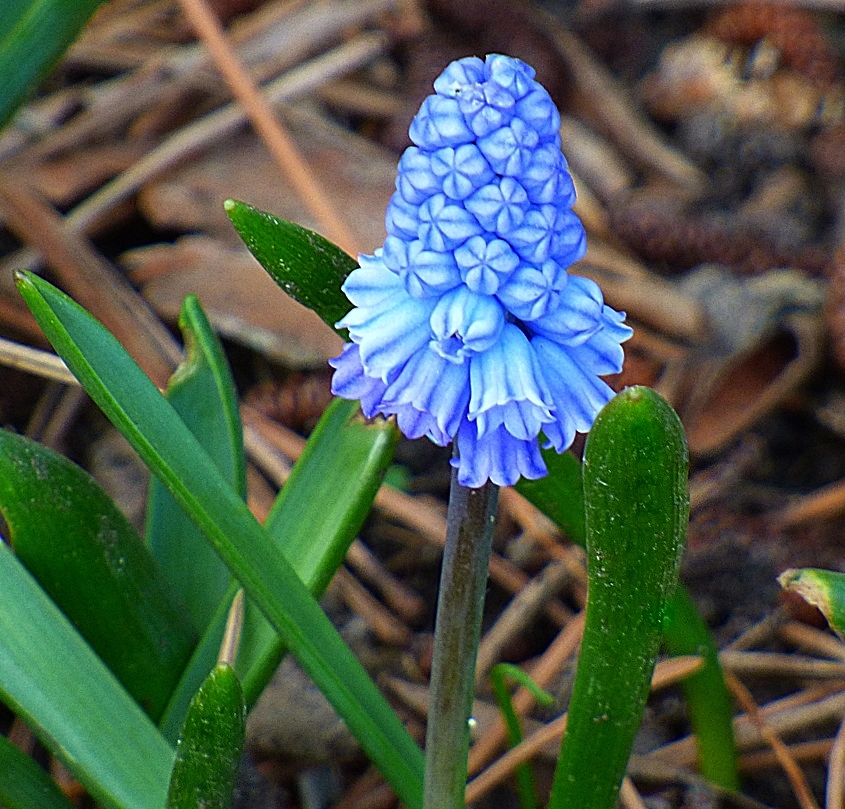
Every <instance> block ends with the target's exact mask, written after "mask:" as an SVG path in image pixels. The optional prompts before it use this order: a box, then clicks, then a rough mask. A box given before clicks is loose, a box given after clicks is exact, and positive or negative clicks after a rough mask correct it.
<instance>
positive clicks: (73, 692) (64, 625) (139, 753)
mask: <svg viewBox="0 0 845 809" xmlns="http://www.w3.org/2000/svg"><path fill="white" fill-rule="evenodd" d="M0 582H2V586H1V587H0V699H2V701H3V702H5V703H6V704H7V705H8V706H9V707H10V708H11V709H12V710H13V711H14V712H15V713H16V714H17V715H18V716H20V717H21V719H23V720H24V721H25V722H26V723H27V725H29V727H31V728H32V730H33V731H34V733H35V734H36V736H38V738H39V739H40V740H41V742H42V743H43V744H44V745H45V746H46V747H47V748H48V749H49V750H50V751H51V752H52V753H53V754H54V755H55V756H57V757H58V758H59V759H60V760H61V761H62V762H63V763H64V764H65V766H67V768H68V769H69V770H70V771H71V772H72V773H73V774H74V775H75V776H76V778H78V779H79V781H80V782H81V783H82V784H83V785H84V786H85V788H86V789H87V790H88V791H89V792H90V793H91V794H92V795H93V796H94V798H95V799H96V800H97V801H98V802H99V803H101V804H103V805H104V806H107V807H111V809H161V807H162V806H163V805H164V800H165V797H166V795H167V781H168V778H169V777H170V770H171V768H172V765H173V750H172V749H171V747H170V746H169V745H168V744H167V742H165V740H164V738H163V737H162V736H161V734H160V733H159V732H158V731H157V730H156V727H155V725H153V724H152V722H151V721H150V719H149V717H148V716H147V715H146V714H145V713H144V712H143V711H142V710H141V708H140V707H139V706H138V703H136V702H135V700H133V699H132V697H131V696H129V694H128V693H127V692H126V691H125V690H124V689H123V688H122V687H121V685H120V684H119V683H118V682H117V680H116V679H115V678H114V676H113V675H112V674H111V672H110V671H109V670H108V669H107V668H106V667H105V665H104V664H103V662H102V661H101V660H100V658H99V657H97V655H95V654H94V652H93V651H92V650H91V647H90V646H88V644H87V643H85V641H84V640H83V639H82V637H81V636H80V635H79V634H78V633H77V632H76V630H75V629H74V628H73V627H72V626H71V625H70V622H69V621H68V620H67V618H65V617H64V615H62V613H61V612H59V610H58V608H57V607H56V606H55V604H53V602H52V601H51V600H50V599H49V598H48V597H47V595H46V594H45V593H44V591H43V590H42V589H41V588H40V587H39V586H38V584H37V582H36V581H35V579H33V578H32V576H31V575H30V574H29V573H28V572H27V571H26V569H25V568H24V566H23V565H22V564H21V563H20V562H19V561H18V560H17V559H15V557H14V555H13V554H12V552H11V550H9V548H8V546H7V545H6V544H5V543H3V542H0ZM2 777H3V776H2V775H0V778H2Z"/></svg>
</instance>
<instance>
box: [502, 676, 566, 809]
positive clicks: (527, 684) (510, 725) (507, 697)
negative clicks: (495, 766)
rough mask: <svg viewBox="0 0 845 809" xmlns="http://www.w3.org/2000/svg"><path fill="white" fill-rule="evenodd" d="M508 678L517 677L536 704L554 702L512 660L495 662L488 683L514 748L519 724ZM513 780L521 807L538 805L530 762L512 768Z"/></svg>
mask: <svg viewBox="0 0 845 809" xmlns="http://www.w3.org/2000/svg"><path fill="white" fill-rule="evenodd" d="M506 677H510V678H511V679H513V680H516V681H517V683H519V684H520V685H521V686H523V687H524V688H527V689H528V690H529V692H530V693H531V695H532V696H533V697H534V699H535V700H536V701H537V703H538V704H539V705H544V706H546V707H549V706H551V705H554V701H555V699H554V697H553V696H552V695H551V694H549V693H547V692H546V691H543V689H542V688H540V686H539V685H537V683H535V682H534V681H533V680H532V679H531V678H530V677H529V676H528V674H526V672H524V671H523V670H522V669H521V668H519V667H518V666H514V665H513V664H512V663H498V664H497V665H495V666H493V668H492V669H490V685H491V687H492V688H493V696H494V697H495V698H496V704H497V705H498V706H499V711H500V712H501V714H502V718H503V719H504V722H505V728H506V729H507V733H508V744H510V746H511V747H516V746H517V745H518V744H520V743H521V742H522V725H521V724H520V720H519V715H518V714H517V712H516V711H515V710H514V707H513V700H512V699H511V694H510V691H509V690H508V686H507V683H506V682H505V678H506ZM514 779H515V781H516V791H517V797H518V799H519V805H520V807H521V809H535V807H536V806H537V788H536V787H535V785H534V770H533V769H532V768H531V764H530V763H529V762H527V761H523V762H522V763H521V764H518V765H517V767H516V770H514Z"/></svg>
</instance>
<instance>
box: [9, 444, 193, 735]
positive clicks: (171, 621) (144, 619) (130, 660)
mask: <svg viewBox="0 0 845 809" xmlns="http://www.w3.org/2000/svg"><path fill="white" fill-rule="evenodd" d="M0 513H2V514H3V516H4V518H5V520H6V524H7V525H8V527H9V534H10V536H9V539H10V541H11V544H12V547H13V548H14V550H15V554H16V555H17V557H18V558H19V559H20V560H21V562H23V564H24V565H25V566H26V567H27V569H28V570H29V571H30V573H32V575H33V576H35V578H36V579H37V580H38V582H39V583H40V584H41V586H42V587H43V588H44V589H45V590H46V592H47V593H48V595H49V596H50V597H51V598H52V599H53V601H54V602H55V603H56V604H57V606H58V607H59V609H61V610H62V611H63V612H64V613H65V615H67V617H68V618H69V619H70V620H71V622H72V623H73V624H74V625H75V626H76V627H77V629H78V630H79V631H80V632H81V633H82V635H83V636H84V637H85V639H86V640H87V641H88V642H89V643H90V644H91V646H92V647H93V648H94V650H95V651H96V652H97V654H99V655H100V657H101V658H102V659H103V661H104V662H105V663H106V665H107V666H109V668H111V670H112V671H113V672H114V674H115V676H116V677H117V678H118V680H120V682H121V683H122V684H123V686H124V688H126V689H127V691H129V693H130V694H132V696H133V697H135V699H136V700H138V702H139V703H140V704H141V705H142V706H143V707H144V709H145V710H147V712H148V713H149V714H150V716H152V717H153V718H157V717H158V716H160V715H161V712H162V711H163V710H164V707H165V706H166V705H167V702H168V700H169V698H170V693H171V691H172V690H173V688H174V687H175V686H176V683H177V682H179V678H180V676H181V674H182V669H183V668H184V666H185V664H186V663H187V661H188V659H189V658H190V656H191V652H192V651H193V648H194V645H195V643H196V641H197V635H196V632H195V631H194V628H193V626H192V624H191V622H190V619H189V618H188V616H187V615H186V614H185V612H184V610H182V609H181V608H180V607H179V605H178V603H177V601H176V598H175V597H174V596H173V595H172V592H171V590H170V588H169V586H168V584H167V582H166V581H165V580H164V577H163V575H162V572H161V570H159V568H158V566H157V565H156V563H155V560H154V559H153V558H152V556H150V553H149V551H148V550H147V549H146V547H144V543H143V540H142V539H141V537H139V536H138V534H137V533H136V531H135V529H134V528H133V527H132V525H131V524H130V523H129V521H128V520H127V519H126V517H124V516H123V514H122V513H121V512H120V511H119V510H118V509H117V507H116V506H115V505H114V503H113V502H112V501H111V499H110V498H109V497H108V495H107V494H106V493H105V492H104V491H103V490H102V489H101V488H100V487H99V486H98V485H97V483H96V482H95V481H94V480H93V479H92V478H91V477H90V476H89V475H88V474H87V473H86V472H84V471H83V470H82V469H80V468H79V467H78V466H76V465H75V464H73V463H71V462H70V461H68V460H67V459H66V458H64V457H62V456H61V455H59V454H58V453H55V452H53V451H52V450H49V449H47V448H46V447H43V446H41V445H40V444H37V443H36V442H35V441H30V440H29V439H27V438H24V437H22V436H19V435H15V434H14V433H10V432H8V431H5V430H3V431H0Z"/></svg>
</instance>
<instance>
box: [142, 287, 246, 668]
mask: <svg viewBox="0 0 845 809" xmlns="http://www.w3.org/2000/svg"><path fill="white" fill-rule="evenodd" d="M179 326H180V328H181V329H182V334H183V335H184V339H185V360H184V362H183V363H182V364H181V365H180V366H179V367H178V368H177V369H176V373H175V374H174V375H173V376H172V377H171V379H170V382H169V383H168V386H167V394H166V395H167V400H168V401H169V402H170V404H171V405H173V408H174V410H176V412H177V413H178V414H179V415H180V416H181V417H182V421H184V422H185V425H186V426H187V427H188V429H189V430H190V431H191V432H192V433H193V434H194V436H196V438H197V440H198V441H199V442H200V444H201V445H202V447H203V449H205V451H206V452H207V453H208V456H209V457H210V458H211V460H212V461H213V462H214V464H215V466H216V467H217V468H218V469H219V470H220V473H221V474H222V475H223V477H224V478H225V479H226V480H227V481H228V482H229V484H230V485H231V486H232V488H233V489H234V490H235V491H236V492H237V493H238V494H239V495H240V496H241V497H242V498H244V499H246V463H245V458H244V449H243V432H242V428H241V417H240V411H239V409H238V400H237V393H236V392H235V383H234V381H233V380H232V374H231V371H230V370H229V366H228V363H227V362H226V358H225V356H224V355H223V349H222V347H221V346H220V343H219V341H218V340H217V338H216V336H215V335H214V332H213V330H212V328H211V324H210V323H209V322H208V318H207V317H206V316H205V313H204V312H203V311H202V307H201V306H200V303H199V300H198V299H197V297H196V296H195V295H189V296H188V297H187V298H185V301H184V302H183V304H182V312H181V314H180V316H179ZM147 542H148V543H149V547H150V550H151V551H152V554H153V556H155V558H156V560H157V561H158V563H159V564H160V565H161V567H162V570H163V571H164V575H165V577H166V578H167V580H168V581H169V582H170V584H171V586H172V588H173V590H174V592H178V593H179V596H180V598H181V601H182V603H183V604H184V605H185V607H187V609H188V612H189V613H190V614H191V616H192V617H193V620H194V624H195V625H196V627H197V629H198V630H199V631H200V632H201V633H204V632H205V630H206V628H207V627H208V625H209V623H210V622H211V619H212V618H213V617H214V615H215V613H216V612H217V608H218V606H219V605H220V602H221V600H222V599H223V596H224V595H225V593H226V590H227V589H228V587H229V582H230V579H231V576H230V575H229V570H228V568H227V567H226V565H224V564H223V562H222V561H221V560H220V557H219V556H218V555H217V554H216V553H215V552H214V550H213V549H212V548H211V547H210V546H209V544H208V543H207V542H206V541H205V537H203V535H202V533H201V532H200V531H199V529H198V528H197V527H196V526H195V525H194V523H193V522H191V520H190V518H189V517H188V515H187V514H185V512H184V510H183V509H182V507H181V506H180V505H179V504H178V503H177V502H176V500H174V498H173V495H171V494H170V492H168V491H167V489H166V488H165V487H164V486H163V485H162V484H161V482H160V481H159V480H158V478H155V477H154V478H153V479H152V480H151V481H150V492H149V498H148V501H147ZM230 600H231V599H230ZM207 671H208V669H207V670H206V672H207Z"/></svg>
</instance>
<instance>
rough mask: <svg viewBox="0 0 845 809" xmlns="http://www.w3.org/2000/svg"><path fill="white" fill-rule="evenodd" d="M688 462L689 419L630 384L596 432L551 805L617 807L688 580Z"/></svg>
mask: <svg viewBox="0 0 845 809" xmlns="http://www.w3.org/2000/svg"><path fill="white" fill-rule="evenodd" d="M687 466H688V461H687V448H686V440H685V439H684V431H683V427H682V426H681V423H680V421H679V419H678V417H677V415H676V414H675V412H674V411H673V410H672V408H671V407H669V405H668V404H666V402H665V401H664V400H663V399H662V398H661V397H660V396H659V395H658V394H656V393H655V392H654V391H652V390H650V389H649V388H643V387H633V388H627V389H626V390H624V391H622V393H620V394H618V395H617V396H616V397H615V398H614V399H612V400H611V401H610V402H609V403H608V404H607V405H606V406H605V407H604V409H603V410H602V411H601V412H600V413H599V415H598V418H597V419H596V421H595V424H594V425H593V428H592V430H591V431H590V434H589V436H588V437H587V446H586V450H585V456H584V502H585V514H586V526H587V572H588V599H587V615H586V621H585V626H584V638H583V641H582V643H581V654H580V657H579V660H578V670H577V674H576V677H575V685H574V688H573V693H572V700H571V703H570V707H569V722H568V724H567V728H566V734H565V736H564V740H563V747H562V751H561V757H560V759H559V761H558V766H557V770H556V772H555V778H554V784H553V787H552V795H551V799H550V801H549V806H550V807H551V809H584V807H590V809H613V807H614V806H615V805H616V797H617V794H618V791H619V786H620V784H621V782H622V777H623V776H624V774H625V767H626V765H627V762H628V757H629V755H630V751H631V744H632V743H633V740H634V735H635V733H636V731H637V728H638V727H639V724H640V721H641V719H642V712H643V708H644V707H645V701H646V697H647V696H648V691H649V685H650V682H651V675H652V673H653V670H654V663H655V660H656V657H657V652H658V649H659V646H660V639H661V635H662V624H663V617H664V613H665V610H666V605H667V602H668V600H669V598H670V596H671V595H672V592H673V590H674V589H675V586H676V584H677V577H678V564H679V562H680V557H681V551H682V549H683V542H684V537H685V534H686V527H687V518H688V512H689V498H688V496H687ZM585 762H587V763H588V766H585Z"/></svg>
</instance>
